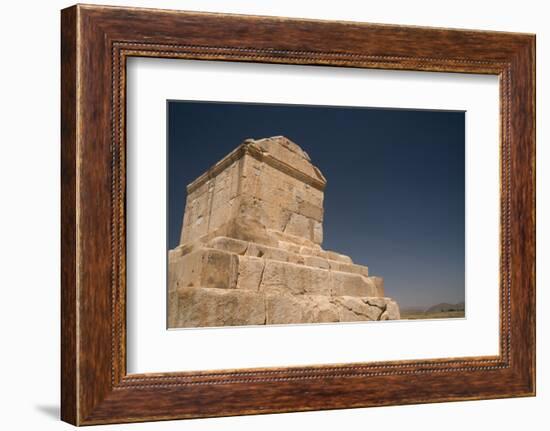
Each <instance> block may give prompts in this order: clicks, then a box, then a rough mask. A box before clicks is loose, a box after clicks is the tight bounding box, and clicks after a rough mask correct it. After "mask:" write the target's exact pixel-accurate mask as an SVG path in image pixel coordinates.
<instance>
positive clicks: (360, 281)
mask: <svg viewBox="0 0 550 431" xmlns="http://www.w3.org/2000/svg"><path fill="white" fill-rule="evenodd" d="M330 291H331V294H332V295H333V296H377V288H376V285H375V284H374V283H373V282H372V281H371V280H369V278H368V277H363V276H362V275H360V274H353V273H348V272H340V271H330Z"/></svg>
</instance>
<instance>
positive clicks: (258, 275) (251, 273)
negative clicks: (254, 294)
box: [236, 256, 266, 291]
mask: <svg viewBox="0 0 550 431" xmlns="http://www.w3.org/2000/svg"><path fill="white" fill-rule="evenodd" d="M265 263H266V260H265V259H261V258H259V257H252V256H239V268H238V274H237V286H236V287H237V289H246V290H254V291H258V290H259V288H260V283H261V281H262V277H263V274H264V267H265Z"/></svg>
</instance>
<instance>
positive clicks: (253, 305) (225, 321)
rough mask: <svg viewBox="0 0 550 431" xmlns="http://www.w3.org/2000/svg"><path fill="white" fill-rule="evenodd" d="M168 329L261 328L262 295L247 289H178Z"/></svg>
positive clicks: (263, 314)
mask: <svg viewBox="0 0 550 431" xmlns="http://www.w3.org/2000/svg"><path fill="white" fill-rule="evenodd" d="M177 293H178V307H177V313H176V316H175V317H174V318H173V319H172V320H171V321H170V322H169V323H172V324H173V325H172V327H179V328H185V327H207V326H238V325H264V324H265V323H266V322H265V303H264V296H263V295H261V294H258V293H256V292H250V291H247V290H237V289H234V290H228V289H205V288H194V287H183V288H180V289H178V292H177Z"/></svg>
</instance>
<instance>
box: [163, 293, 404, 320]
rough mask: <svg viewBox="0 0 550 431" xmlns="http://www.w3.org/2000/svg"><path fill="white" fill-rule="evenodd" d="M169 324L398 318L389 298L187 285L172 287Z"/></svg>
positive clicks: (395, 307)
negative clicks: (255, 290) (297, 294)
mask: <svg viewBox="0 0 550 431" xmlns="http://www.w3.org/2000/svg"><path fill="white" fill-rule="evenodd" d="M169 301H170V306H171V307H172V311H173V313H171V314H170V321H169V327H172V328H187V327H212V326H241V325H280V324H297V323H329V322H357V321H375V320H396V319H399V317H400V316H399V307H398V306H397V304H396V303H395V301H393V300H391V299H390V298H380V297H376V298H371V297H352V296H333V297H327V296H323V295H299V296H294V295H289V294H278V293H272V292H266V291H260V292H254V291H247V290H241V289H213V288H203V287H183V288H179V289H178V290H177V291H174V292H171V294H170V297H169Z"/></svg>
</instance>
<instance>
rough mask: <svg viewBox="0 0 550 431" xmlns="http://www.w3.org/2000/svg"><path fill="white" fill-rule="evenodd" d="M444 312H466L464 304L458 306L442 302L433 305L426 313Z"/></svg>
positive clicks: (460, 303)
mask: <svg viewBox="0 0 550 431" xmlns="http://www.w3.org/2000/svg"><path fill="white" fill-rule="evenodd" d="M443 311H464V302H459V303H458V304H449V303H447V302H442V303H441V304H436V305H432V306H431V307H430V308H428V309H427V310H426V313H440V312H443Z"/></svg>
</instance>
